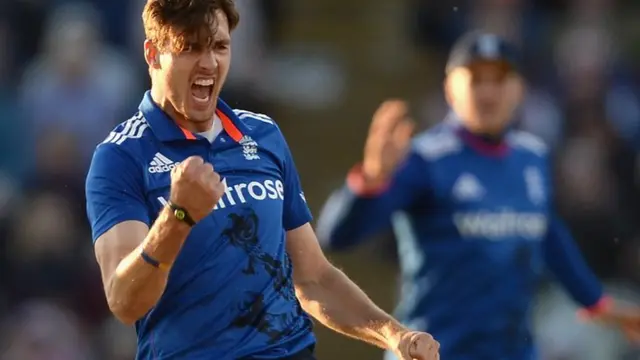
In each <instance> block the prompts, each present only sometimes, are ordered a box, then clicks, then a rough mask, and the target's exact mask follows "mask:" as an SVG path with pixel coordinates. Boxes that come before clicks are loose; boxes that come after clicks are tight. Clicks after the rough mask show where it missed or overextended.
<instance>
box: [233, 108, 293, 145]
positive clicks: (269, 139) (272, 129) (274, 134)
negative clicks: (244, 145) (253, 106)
mask: <svg viewBox="0 0 640 360" xmlns="http://www.w3.org/2000/svg"><path fill="white" fill-rule="evenodd" d="M233 113H234V114H235V115H236V117H237V118H238V120H239V121H240V122H241V123H242V125H243V127H244V128H245V129H246V130H247V133H246V134H244V135H245V136H244V139H247V138H248V139H249V140H250V141H255V142H257V143H258V144H259V145H260V146H261V147H266V148H269V147H271V148H272V149H273V150H275V149H282V148H283V147H286V141H285V138H284V134H283V133H282V131H281V129H280V127H279V126H278V124H277V123H276V122H275V120H273V118H272V117H270V116H268V115H265V114H260V113H256V112H253V111H249V110H242V109H233ZM245 141H246V140H245Z"/></svg>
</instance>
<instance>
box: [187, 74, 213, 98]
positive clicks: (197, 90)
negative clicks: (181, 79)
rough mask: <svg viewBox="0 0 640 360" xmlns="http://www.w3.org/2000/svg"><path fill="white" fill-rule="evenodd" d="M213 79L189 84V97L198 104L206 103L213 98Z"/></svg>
mask: <svg viewBox="0 0 640 360" xmlns="http://www.w3.org/2000/svg"><path fill="white" fill-rule="evenodd" d="M214 84H215V81H214V80H213V79H199V80H196V81H194V82H193V84H191V96H193V99H194V100H195V101H196V102H198V103H207V102H209V101H210V100H211V97H212V96H213V85H214Z"/></svg>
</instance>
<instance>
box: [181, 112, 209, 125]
mask: <svg viewBox="0 0 640 360" xmlns="http://www.w3.org/2000/svg"><path fill="white" fill-rule="evenodd" d="M214 114H215V110H211V111H188V112H187V116H186V118H187V120H189V121H190V122H192V123H196V124H201V123H206V122H208V121H211V119H213V116H214Z"/></svg>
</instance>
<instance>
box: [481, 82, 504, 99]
mask: <svg viewBox="0 0 640 360" xmlns="http://www.w3.org/2000/svg"><path fill="white" fill-rule="evenodd" d="M476 94H477V96H478V97H479V98H480V99H481V100H482V101H493V100H494V99H496V97H498V96H500V84H499V83H498V82H497V81H482V82H479V83H478V84H477V85H476Z"/></svg>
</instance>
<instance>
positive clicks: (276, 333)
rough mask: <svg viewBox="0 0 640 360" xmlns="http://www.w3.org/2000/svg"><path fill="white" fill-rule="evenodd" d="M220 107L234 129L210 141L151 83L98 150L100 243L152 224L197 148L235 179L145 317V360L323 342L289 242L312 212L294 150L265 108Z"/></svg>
mask: <svg viewBox="0 0 640 360" xmlns="http://www.w3.org/2000/svg"><path fill="white" fill-rule="evenodd" d="M216 114H217V115H218V117H219V118H220V119H221V121H222V124H223V127H224V131H223V132H222V133H221V134H220V135H218V136H217V138H216V139H215V140H214V141H213V142H209V141H208V140H207V139H205V138H204V137H201V136H200V135H197V134H193V133H191V132H189V131H187V130H185V129H182V128H180V127H179V126H178V125H177V124H176V123H175V122H173V121H172V120H171V119H170V118H169V117H168V116H167V115H166V114H165V113H164V112H163V111H162V110H161V109H160V108H159V107H158V106H157V105H156V104H155V103H154V102H153V100H152V99H151V96H150V93H149V92H147V93H146V94H145V96H144V99H143V100H142V102H141V104H140V107H139V112H138V113H137V114H136V115H135V116H133V117H132V118H131V119H129V120H127V121H125V122H123V123H122V124H120V125H118V126H117V127H116V128H115V129H114V130H113V131H112V132H111V133H110V134H109V136H108V137H107V138H106V139H105V141H104V142H103V143H102V144H100V145H98V147H97V148H96V150H95V153H94V156H93V160H92V163H91V168H90V170H89V173H88V175H87V182H86V195H87V213H88V217H89V220H90V222H91V227H92V232H93V240H94V242H95V241H96V239H98V238H99V237H100V236H101V235H102V234H104V233H105V232H106V231H108V230H109V229H110V228H112V227H113V226H115V225H116V224H118V223H120V222H123V221H127V220H136V221H141V222H143V223H145V224H147V225H149V226H151V225H152V224H153V222H154V221H155V219H156V217H157V215H158V213H159V212H160V211H161V210H162V208H163V206H164V205H165V204H166V201H167V199H168V198H169V190H170V173H171V169H172V168H174V167H175V166H176V165H177V164H178V163H180V162H181V161H183V160H184V159H186V158H188V157H190V156H194V155H197V156H200V157H202V158H203V159H205V161H207V162H210V163H211V164H213V166H214V168H215V170H216V171H217V172H218V173H219V174H220V175H221V177H222V178H223V179H224V180H223V181H224V182H226V185H227V190H226V193H225V194H224V195H223V197H222V198H221V199H220V201H219V202H218V204H217V205H216V206H215V207H214V208H213V209H212V212H211V214H210V215H209V216H208V217H207V218H205V219H203V220H202V221H201V222H199V223H198V224H197V225H196V226H195V227H194V228H193V229H192V231H191V233H190V235H189V237H188V238H187V239H186V241H185V243H184V246H183V248H182V250H181V251H180V254H179V255H178V257H177V259H176V262H175V264H174V266H173V268H172V269H171V273H170V274H169V281H168V284H167V287H166V290H165V292H164V294H163V295H162V297H161V298H160V300H159V301H158V303H157V304H156V306H155V307H154V308H153V309H151V310H150V311H149V313H147V314H146V315H145V316H144V317H143V318H142V319H140V320H139V321H138V322H137V323H136V331H137V335H138V354H137V357H136V358H137V359H149V360H150V359H154V360H159V359H190V360H191V359H193V360H196V359H220V360H223V359H240V358H251V359H276V358H281V357H285V356H289V355H291V354H294V353H296V352H299V351H301V350H302V349H304V348H306V347H308V346H310V345H312V344H313V343H314V342H315V338H314V336H313V333H312V323H311V320H310V319H309V317H308V315H307V314H306V313H305V312H304V311H303V310H302V308H301V306H300V304H299V302H298V300H297V299H296V296H295V291H294V287H293V282H292V268H291V261H290V259H289V256H288V255H287V252H286V248H285V235H286V231H288V230H292V229H295V228H298V227H300V226H302V225H304V224H306V223H308V222H309V221H310V220H311V213H310V211H309V208H308V207H307V204H306V201H305V199H304V194H303V192H302V190H301V185H300V180H299V177H298V173H297V170H296V167H295V164H294V162H293V158H292V156H291V152H290V150H289V147H288V146H287V143H286V141H285V139H284V137H283V135H282V133H281V131H280V129H279V128H278V126H277V125H276V124H275V122H274V121H273V120H271V119H270V118H269V117H267V116H265V115H261V114H255V113H251V112H248V111H243V110H233V109H231V108H230V107H229V106H227V105H226V104H225V103H224V102H223V101H222V100H219V101H218V109H217V111H216ZM140 240H142V239H140Z"/></svg>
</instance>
